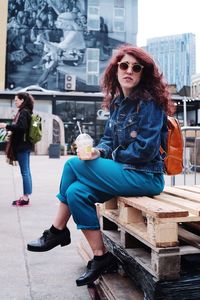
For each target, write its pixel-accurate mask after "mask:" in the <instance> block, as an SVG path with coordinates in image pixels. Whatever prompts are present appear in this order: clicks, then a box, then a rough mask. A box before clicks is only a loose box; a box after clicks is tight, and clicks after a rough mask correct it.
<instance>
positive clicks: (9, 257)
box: [0, 154, 200, 300]
mask: <svg viewBox="0 0 200 300" xmlns="http://www.w3.org/2000/svg"><path fill="white" fill-rule="evenodd" d="M65 160H66V157H64V156H62V157H61V158H60V159H49V157H48V156H34V155H32V156H31V170H32V176H33V196H32V197H31V204H30V206H28V207H12V206H11V203H12V201H13V200H14V199H16V198H17V197H18V196H19V195H20V193H21V191H22V183H21V175H20V173H19V167H12V166H9V165H8V164H7V163H6V162H5V156H4V155H3V154H1V155H0V170H1V172H0V196H1V201H0V214H1V226H0V239H1V243H0V300H44V299H45V300H89V299H90V296H89V293H88V290H87V288H86V287H77V286H76V284H75V280H76V278H78V277H79V275H80V274H82V273H83V272H84V270H85V262H84V261H83V260H82V258H81V257H80V255H79V254H78V251H77V244H78V242H79V240H80V238H82V237H83V235H82V233H81V232H80V231H78V230H76V227H75V225H74V223H73V221H72V220H71V222H70V224H69V228H70V231H71V233H72V243H71V245H70V246H67V247H63V248H61V247H56V248H54V249H52V250H51V251H49V252H45V253H34V252H29V251H27V250H26V244H27V242H29V241H30V240H33V239H35V238H38V237H39V236H40V235H41V234H42V232H43V230H44V229H47V228H49V227H50V226H51V224H52V221H53V218H54V216H55V212H56V211H57V205H58V201H57V200H56V197H55V195H56V194H57V191H58V187H59V182H60V176H61V172H62V168H63V165H64V162H65ZM170 183H171V181H170V176H166V184H167V185H170ZM183 183H184V181H183V175H180V176H177V177H176V184H177V185H183ZM186 184H187V185H193V184H194V175H193V174H189V175H187V178H186ZM197 184H200V174H199V173H198V174H197Z"/></svg>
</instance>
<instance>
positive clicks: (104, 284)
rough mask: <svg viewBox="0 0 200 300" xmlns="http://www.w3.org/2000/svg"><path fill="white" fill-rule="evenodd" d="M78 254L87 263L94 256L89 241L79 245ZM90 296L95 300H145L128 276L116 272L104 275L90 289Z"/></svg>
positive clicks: (81, 242)
mask: <svg viewBox="0 0 200 300" xmlns="http://www.w3.org/2000/svg"><path fill="white" fill-rule="evenodd" d="M78 252H79V254H80V255H81V257H82V258H83V259H84V261H85V262H86V263H88V261H89V260H90V259H92V257H93V254H92V251H91V249H90V247H89V245H88V243H87V241H86V240H85V239H84V240H81V241H79V243H78ZM88 291H89V295H90V297H91V299H93V300H124V299H126V300H143V299H144V293H143V292H142V291H141V290H139V288H138V287H137V286H136V285H135V283H134V281H133V280H131V279H130V278H128V277H127V276H124V274H123V276H122V275H120V273H118V272H115V273H112V274H109V273H108V274H103V275H102V276H100V278H99V279H98V280H97V281H96V282H95V284H94V285H91V286H90V287H88Z"/></svg>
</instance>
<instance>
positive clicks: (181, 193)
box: [164, 186, 200, 204]
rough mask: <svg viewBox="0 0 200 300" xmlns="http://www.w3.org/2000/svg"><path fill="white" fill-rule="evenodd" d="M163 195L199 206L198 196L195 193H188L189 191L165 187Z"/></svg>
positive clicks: (199, 197) (199, 196) (199, 198)
mask: <svg viewBox="0 0 200 300" xmlns="http://www.w3.org/2000/svg"><path fill="white" fill-rule="evenodd" d="M164 193H166V194H170V195H173V196H178V197H182V198H183V199H188V200H191V201H196V202H198V203H199V204H200V195H198V194H197V193H193V192H189V191H183V190H181V189H178V188H176V187H167V186H166V187H165V189H164Z"/></svg>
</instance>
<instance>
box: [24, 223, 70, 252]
mask: <svg viewBox="0 0 200 300" xmlns="http://www.w3.org/2000/svg"><path fill="white" fill-rule="evenodd" d="M70 243H71V239H70V231H69V229H68V228H67V227H66V228H65V229H64V230H62V231H61V233H59V234H55V233H52V232H51V231H50V229H48V230H45V231H44V232H43V235H42V236H41V237H40V238H39V239H37V240H35V241H32V242H30V243H28V244H27V249H28V250H29V251H35V252H44V251H49V250H51V249H53V248H54V247H56V246H58V245H60V246H61V247H63V246H67V245H69V244H70Z"/></svg>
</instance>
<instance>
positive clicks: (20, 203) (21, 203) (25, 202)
mask: <svg viewBox="0 0 200 300" xmlns="http://www.w3.org/2000/svg"><path fill="white" fill-rule="evenodd" d="M28 204H29V199H28V200H24V199H23V198H20V199H18V200H15V201H13V203H12V205H15V206H24V205H28Z"/></svg>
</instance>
